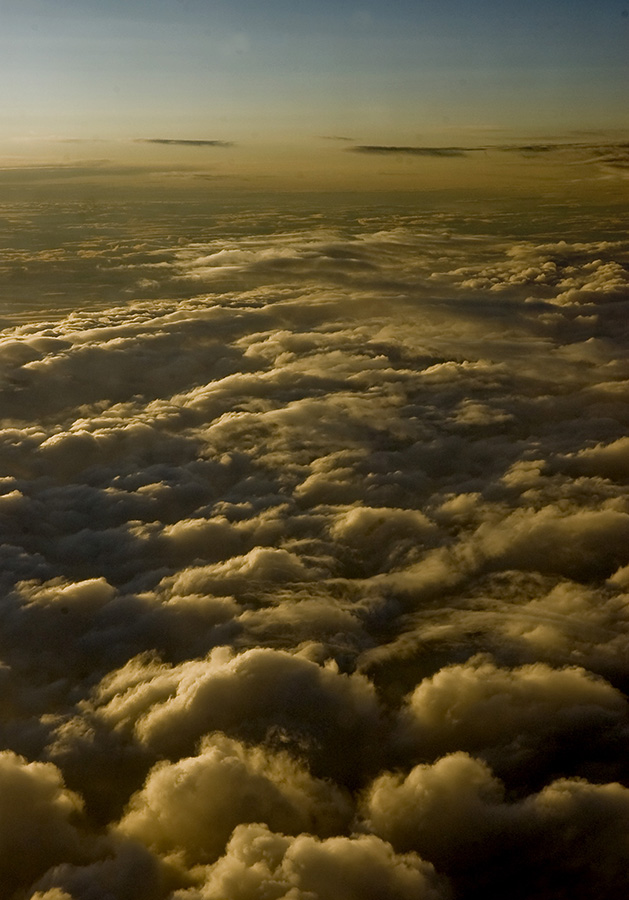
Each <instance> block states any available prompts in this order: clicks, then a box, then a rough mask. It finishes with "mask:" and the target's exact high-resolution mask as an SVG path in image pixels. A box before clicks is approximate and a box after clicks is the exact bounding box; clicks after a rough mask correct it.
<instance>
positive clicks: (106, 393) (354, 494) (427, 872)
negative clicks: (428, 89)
mask: <svg viewBox="0 0 629 900" xmlns="http://www.w3.org/2000/svg"><path fill="white" fill-rule="evenodd" d="M540 152H542V151H540ZM544 152H546V151H544ZM549 152H550V151H549ZM562 152H563V151H562ZM566 152H568V151H566ZM571 152H572V151H571ZM574 152H575V153H576V150H575V151H574ZM579 152H580V151H579ZM155 196H156V197H157V198H158V199H159V197H161V194H159V193H158V194H157V195H155ZM155 196H154V195H151V197H150V200H149V202H147V205H146V206H144V205H143V202H140V200H139V199H138V198H137V197H134V199H131V200H129V199H128V198H127V199H125V200H124V202H122V201H121V205H120V208H118V207H117V206H116V205H115V204H107V205H104V204H99V202H98V201H97V200H94V201H93V202H91V201H90V202H86V201H85V199H83V200H82V201H81V202H80V203H78V202H76V203H75V201H74V200H71V201H70V200H69V201H68V203H69V206H68V208H67V209H65V208H64V209H65V211H63V210H57V212H56V213H55V214H53V212H51V209H50V208H49V207H48V206H47V205H46V204H42V205H40V204H39V201H37V200H31V201H28V202H27V201H25V205H24V207H22V206H19V208H18V206H17V205H16V207H15V209H13V208H12V209H11V210H8V211H7V213H6V214H7V216H9V217H11V218H10V223H9V224H10V227H11V230H12V234H13V235H14V239H13V240H12V242H11V246H10V248H9V250H8V251H7V253H6V255H5V257H4V258H3V261H2V270H1V272H0V275H1V277H2V279H3V284H4V285H5V286H6V288H7V294H6V296H7V298H8V299H7V305H6V308H5V310H4V312H3V315H4V317H5V318H4V331H3V336H2V340H1V341H0V403H1V405H2V411H3V418H2V422H1V428H0V464H1V468H2V478H0V558H1V561H2V566H1V568H0V579H1V582H2V603H1V604H0V683H1V684H0V688H1V692H0V693H1V699H0V739H1V740H2V743H3V746H4V747H5V753H4V755H3V757H2V759H3V760H4V762H3V765H4V766H5V769H4V770H3V771H5V775H6V779H7V785H9V786H10V790H8V789H7V792H6V793H3V794H2V797H3V798H4V802H5V804H8V806H7V810H8V817H7V818H6V821H7V822H8V823H13V825H11V826H7V828H6V829H5V832H6V833H5V835H4V838H3V839H4V841H5V844H4V851H3V852H4V856H2V854H0V866H5V869H3V871H5V872H6V873H7V874H6V879H7V884H9V885H10V887H9V890H10V892H11V893H10V895H9V896H10V900H21V898H22V897H29V898H30V897H32V898H35V897H37V900H43V898H45V900H68V898H72V900H84V898H85V900H88V898H91V897H94V896H101V895H102V894H103V892H105V893H109V894H111V895H112V896H116V897H120V898H122V900H139V898H142V900H145V898H146V900H199V898H211V897H213V898H219V897H224V896H230V897H232V896H233V897H235V898H237V897H242V898H249V897H251V898H260V900H261V898H262V897H268V896H278V897H279V896H288V895H290V896H291V897H293V896H294V897H295V898H302V897H303V898H304V900H305V898H306V896H307V897H308V900H326V898H327V897H328V896H331V893H332V892H334V893H335V895H338V892H339V890H340V888H339V885H341V886H342V890H343V891H344V892H345V893H344V896H347V897H353V896H356V897H361V898H363V897H369V896H370V895H373V896H378V897H379V898H380V897H389V896H390V897H400V898H406V897H411V896H412V897H422V896H426V897H431V898H432V897H436V898H439V900H442V898H446V897H448V896H450V888H452V892H453V894H454V896H465V897H466V898H468V897H469V898H470V900H481V898H485V897H488V896H494V895H496V894H501V893H502V894H507V893H509V892H511V893H513V892H514V891H515V892H516V893H515V896H516V897H517V896H521V897H522V898H524V897H530V896H535V897H539V898H540V900H546V898H549V897H554V896H555V897H556V896H562V895H564V894H566V892H568V891H569V892H571V895H574V896H575V897H577V898H579V897H583V898H585V897H587V896H594V895H595V894H596V893H597V892H600V889H601V888H600V886H601V885H602V886H603V887H602V889H604V892H605V893H606V894H607V895H609V896H616V895H618V896H622V895H624V893H626V875H625V868H626V867H625V856H626V854H625V852H624V844H623V841H624V839H625V838H624V834H625V824H624V823H625V818H626V784H627V778H628V777H629V775H628V771H627V762H626V760H627V738H628V735H629V720H628V715H627V705H626V691H627V684H628V683H629V682H628V668H627V658H628V655H627V654H628V652H629V603H628V602H627V596H628V595H627V586H628V584H629V576H628V574H627V573H628V570H629V555H628V551H627V547H628V546H629V545H628V542H627V538H628V536H629V492H628V490H629V489H628V477H627V476H628V471H629V470H628V468H627V463H626V456H627V452H626V451H627V437H626V434H627V401H628V399H629V388H628V384H629V370H628V368H627V363H626V359H627V341H628V337H629V335H628V332H627V325H626V318H627V317H626V313H627V309H626V307H627V291H626V288H627V279H626V264H627V258H628V256H627V255H628V253H629V243H628V242H627V240H626V235H625V234H624V232H623V231H622V227H621V224H622V223H621V217H620V215H619V212H618V208H616V207H614V206H610V207H609V209H606V208H604V207H603V206H602V205H601V204H598V205H597V206H592V207H584V206H582V205H581V204H580V203H576V202H575V204H574V205H569V206H565V205H564V206H561V207H554V206H553V205H552V203H550V201H549V204H548V205H545V206H544V207H539V208H536V210H535V211H534V212H531V210H530V209H528V208H525V207H524V206H522V205H516V206H513V207H512V206H510V205H509V203H507V202H506V201H505V202H504V203H501V205H500V209H499V210H497V207H496V206H495V205H490V206H488V207H486V208H485V207H481V206H478V205H477V202H476V201H475V204H474V205H473V206H468V205H464V204H463V205H462V204H461V202H459V201H458V200H457V202H456V203H454V202H453V203H452V204H451V205H447V204H445V202H442V200H438V199H435V198H434V197H433V198H431V200H430V203H429V202H428V200H426V204H424V205H421V206H418V204H417V202H416V198H413V201H412V202H411V201H410V200H409V202H407V203H403V202H402V201H401V200H398V201H397V205H396V206H395V207H390V206H388V205H387V204H388V203H389V202H390V201H389V199H388V198H381V199H382V202H381V203H380V202H379V203H378V204H377V205H376V204H373V203H371V202H369V203H367V202H363V201H362V200H360V201H359V200H357V199H356V198H353V199H352V200H351V202H350V200H347V204H345V205H343V204H337V203H336V200H335V204H336V205H335V207H334V209H329V208H328V207H327V206H326V205H325V204H326V203H327V200H325V198H322V197H318V198H317V202H316V204H315V201H314V199H311V198H309V197H306V196H304V197H300V198H299V200H297V199H296V198H295V197H292V198H283V199H282V198H279V197H278V198H277V203H276V206H274V207H273V208H271V207H270V206H269V202H270V201H269V198H268V197H265V198H261V197H258V198H252V196H250V195H248V196H247V197H246V198H244V197H241V198H238V197H235V198H231V199H230V198H228V197H227V196H226V195H225V196H222V195H221V198H220V199H217V198H216V197H212V198H211V199H209V200H208V199H206V198H204V197H199V198H198V199H197V200H195V201H194V202H192V201H189V205H186V204H180V205H178V206H177V210H178V218H176V219H175V218H174V217H173V215H172V214H171V212H170V209H171V208H170V207H169V206H168V204H160V203H156V202H155ZM168 196H170V195H168ZM337 199H338V198H337ZM344 202H345V201H344ZM431 204H432V205H431ZM7 227H8V226H7ZM7 243H8V242H7ZM11 792H13V793H11ZM33 809H36V810H38V813H37V816H35V815H34V814H32V810H33ZM37 822H40V823H44V824H45V826H46V827H45V828H43V829H40V830H38V828H40V825H38V824H37ZM46 823H47V824H46ZM18 826H19V827H18ZM18 832H19V834H21V835H23V836H24V846H29V847H30V848H31V850H30V851H29V852H30V857H27V855H26V854H25V852H24V851H23V850H21V849H19V848H18V849H17V850H15V852H13V849H12V847H13V846H14V844H15V841H14V834H18ZM44 832H45V833H44ZM599 835H600V840H599ZM12 841H13V843H12ZM21 846H22V844H20V847H21ZM0 849H1V848H0ZM575 873H576V874H575ZM518 891H519V894H518V893H517V892H518ZM370 892H371V893H370ZM588 892H589V894H588Z"/></svg>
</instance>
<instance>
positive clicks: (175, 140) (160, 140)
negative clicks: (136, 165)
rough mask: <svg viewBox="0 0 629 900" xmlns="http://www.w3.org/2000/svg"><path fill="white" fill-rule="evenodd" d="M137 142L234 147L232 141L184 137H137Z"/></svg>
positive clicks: (178, 145)
mask: <svg viewBox="0 0 629 900" xmlns="http://www.w3.org/2000/svg"><path fill="white" fill-rule="evenodd" d="M135 143H136V144H165V145H167V146H176V147H233V146H234V144H233V142H232V141H209V140H184V139H183V138H135Z"/></svg>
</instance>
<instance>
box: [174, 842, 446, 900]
mask: <svg viewBox="0 0 629 900" xmlns="http://www.w3.org/2000/svg"><path fill="white" fill-rule="evenodd" d="M339 890H342V891H343V896H344V897H347V898H348V900H354V898H356V900H358V898H361V900H362V898H364V900H372V898H373V900H376V898H380V897H383V896H386V897H391V900H411V898H413V900H414V898H417V900H448V898H449V897H450V892H449V890H448V887H447V885H446V884H445V883H444V882H443V880H441V879H439V878H438V877H436V876H435V873H434V870H433V868H432V866H430V865H429V864H427V863H425V862H424V861H423V860H421V859H419V857H418V856H417V855H416V854H413V853H409V854H404V855H401V856H398V855H397V854H395V853H394V852H393V850H392V848H391V846H390V845H389V844H387V843H385V842H384V841H380V840H378V838H376V837H374V836H373V835H364V836H361V837H357V838H347V837H336V838H329V839H328V840H326V841H318V840H316V839H315V838H313V837H311V836H310V835H300V836H299V837H297V838H294V839H292V840H291V839H290V838H288V837H286V836H284V835H282V834H273V833H272V832H270V831H269V830H268V829H267V828H265V827H264V826H263V825H249V826H247V825H240V826H239V827H238V828H237V829H236V830H235V832H234V835H233V837H232V840H231V841H230V843H229V846H228V848H227V853H226V855H225V856H224V857H223V858H222V859H220V860H219V861H218V863H216V865H215V866H214V867H213V868H212V869H210V870H209V871H208V874H207V878H206V881H205V884H203V885H202V886H201V887H200V888H199V889H196V890H195V889H193V890H191V891H181V892H178V893H177V894H175V895H174V897H173V900H197V898H200V900H210V898H218V897H221V896H226V895H228V896H230V897H233V898H234V900H262V898H263V897H267V896H269V891H272V892H273V894H274V895H275V896H280V891H281V895H283V896H291V897H292V896H294V897H296V898H302V897H304V898H305V897H313V896H314V897H317V898H320V900H328V898H329V900H332V898H333V897H338V893H339Z"/></svg>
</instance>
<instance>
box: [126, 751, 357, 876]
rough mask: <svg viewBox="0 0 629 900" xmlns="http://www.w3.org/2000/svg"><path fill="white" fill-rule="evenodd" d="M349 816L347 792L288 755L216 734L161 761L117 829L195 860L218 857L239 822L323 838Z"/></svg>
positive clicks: (342, 826)
mask: <svg viewBox="0 0 629 900" xmlns="http://www.w3.org/2000/svg"><path fill="white" fill-rule="evenodd" d="M351 817H352V809H351V804H350V803H349V801H348V798H346V797H345V796H344V795H343V794H342V793H341V791H340V790H339V789H338V788H336V787H334V786H332V785H331V784H328V783H326V782H324V781H320V780H317V779H314V778H312V776H311V775H309V773H308V772H307V771H306V770H304V769H303V768H302V767H300V766H299V765H298V764H297V763H296V762H295V760H294V759H292V758H291V757H290V756H289V755H288V754H286V753H269V752H267V751H264V750H263V749H262V748H260V747H247V746H245V745H243V744H242V743H239V742H238V741H234V740H231V739H229V738H226V737H225V736H224V735H221V734H215V735H212V736H211V737H208V738H205V739H204V740H203V742H202V745H201V748H200V751H199V754H198V755H197V756H195V757H187V758H185V759H182V760H179V762H177V763H173V764H169V763H158V764H157V766H155V767H154V768H153V769H152V770H151V771H150V772H149V774H148V777H147V780H146V783H145V785H144V787H143V788H142V790H141V791H140V792H138V793H137V794H135V795H134V796H133V797H132V798H131V801H130V803H129V807H128V809H127V811H126V813H125V815H124V818H123V819H122V820H121V822H120V825H119V828H120V830H121V831H122V832H123V833H124V834H128V835H131V836H133V837H134V838H136V839H137V840H139V841H142V842H143V843H146V844H147V845H148V846H150V847H152V848H154V849H155V850H156V851H158V852H161V853H169V852H170V853H172V852H173V851H179V852H180V853H182V854H183V855H184V857H185V859H186V861H187V863H188V864H198V863H208V862H214V861H215V860H216V859H218V857H219V856H221V855H222V854H223V853H224V851H225V845H226V844H227V841H228V839H229V837H230V835H231V833H232V831H233V830H234V828H235V827H236V826H237V825H239V824H240V823H246V822H264V823H266V824H267V825H268V826H269V827H270V828H271V829H272V830H275V831H281V832H283V833H285V834H300V833H301V832H309V833H313V834H318V835H319V836H321V837H328V836H330V835H334V834H338V833H342V832H343V831H344V830H345V829H346V828H347V826H348V824H349V821H350V819H351Z"/></svg>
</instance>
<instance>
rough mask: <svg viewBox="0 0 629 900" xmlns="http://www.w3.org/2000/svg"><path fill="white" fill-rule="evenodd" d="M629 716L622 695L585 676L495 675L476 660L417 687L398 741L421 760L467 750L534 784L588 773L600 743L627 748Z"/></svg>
mask: <svg viewBox="0 0 629 900" xmlns="http://www.w3.org/2000/svg"><path fill="white" fill-rule="evenodd" d="M627 712H628V710H627V703H626V701H625V698H624V697H623V695H622V694H621V692H620V691H618V690H616V689H614V688H613V687H612V686H611V685H610V684H608V683H607V682H605V681H603V680H602V679H601V678H595V677H594V676H592V675H591V674H590V673H588V672H587V671H585V670H584V669H580V668H577V667H573V668H565V669H552V668H550V667H549V666H547V665H545V664H543V663H534V664H532V665H527V666H521V667H518V668H513V669H510V668H500V667H498V666H496V665H495V664H494V663H493V662H491V661H490V660H488V659H485V658H483V657H475V658H473V659H471V660H470V661H469V662H467V663H466V664H464V665H452V666H447V667H445V668H443V669H441V670H440V671H439V672H437V673H436V674H435V675H433V676H432V677H431V678H426V679H424V680H423V681H422V682H421V683H420V684H419V685H418V686H417V688H416V689H415V690H414V691H413V693H412V694H411V695H410V696H409V698H408V700H407V703H406V705H405V706H404V708H403V709H402V711H401V713H400V718H399V725H398V740H400V741H401V742H402V743H406V744H407V746H408V742H409V741H410V742H411V744H412V745H414V746H415V748H416V753H417V754H418V755H419V756H420V757H423V758H427V757H428V758H436V757H438V756H441V755H443V754H444V753H448V752H452V751H454V750H457V749H462V750H467V751H469V752H470V753H475V754H477V755H481V756H483V757H484V758H485V759H487V760H488V761H489V762H490V763H491V764H492V766H493V767H494V768H497V769H499V770H500V771H501V773H502V774H503V775H507V776H510V777H511V778H513V776H514V775H515V777H516V778H518V777H519V778H522V777H524V778H525V779H526V780H527V781H528V783H533V779H534V777H535V775H534V773H535V770H536V769H537V771H539V772H541V773H542V778H543V777H547V774H548V773H549V772H552V771H553V768H554V767H555V766H558V765H559V766H560V767H562V771H568V769H569V767H570V765H573V766H577V768H578V766H579V763H580V764H581V765H583V764H584V763H585V765H586V766H587V764H588V762H590V761H591V760H592V759H593V758H599V759H602V758H603V756H604V754H603V753H601V752H600V750H601V746H602V745H603V744H604V743H605V742H607V743H608V745H610V744H611V746H613V745H614V744H616V745H618V743H619V742H620V741H621V742H622V743H625V742H626V741H627V739H629V731H628V730H627V728H628V726H629V721H628V717H627ZM597 749H598V752H596V750H597Z"/></svg>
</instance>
